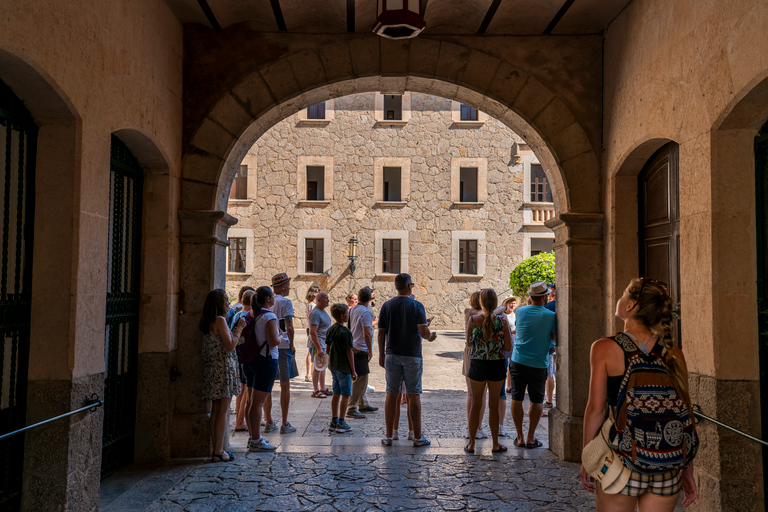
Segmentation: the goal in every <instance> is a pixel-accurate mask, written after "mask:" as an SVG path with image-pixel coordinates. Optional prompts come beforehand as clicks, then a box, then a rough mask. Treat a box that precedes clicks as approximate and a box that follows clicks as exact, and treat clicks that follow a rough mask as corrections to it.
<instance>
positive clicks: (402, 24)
mask: <svg viewBox="0 0 768 512" xmlns="http://www.w3.org/2000/svg"><path fill="white" fill-rule="evenodd" d="M377 3H378V6H377V7H378V8H377V10H376V14H377V17H376V24H375V25H374V26H373V31H374V32H375V33H376V34H378V35H380V36H381V37H386V38H387V39H410V38H411V37H416V36H417V35H419V32H421V31H422V30H424V27H426V26H427V23H426V22H425V21H424V6H425V4H426V2H422V1H421V0H378V2H377Z"/></svg>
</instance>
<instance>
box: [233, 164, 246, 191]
mask: <svg viewBox="0 0 768 512" xmlns="http://www.w3.org/2000/svg"><path fill="white" fill-rule="evenodd" d="M229 198H230V199H248V166H247V165H241V166H240V168H239V169H238V170H237V174H235V179H234V180H233V181H232V188H231V189H230V190H229Z"/></svg>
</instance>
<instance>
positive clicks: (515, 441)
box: [512, 439, 527, 448]
mask: <svg viewBox="0 0 768 512" xmlns="http://www.w3.org/2000/svg"><path fill="white" fill-rule="evenodd" d="M512 444H514V445H515V446H516V447H517V448H527V446H525V443H524V442H523V443H518V442H517V439H515V440H514V441H512Z"/></svg>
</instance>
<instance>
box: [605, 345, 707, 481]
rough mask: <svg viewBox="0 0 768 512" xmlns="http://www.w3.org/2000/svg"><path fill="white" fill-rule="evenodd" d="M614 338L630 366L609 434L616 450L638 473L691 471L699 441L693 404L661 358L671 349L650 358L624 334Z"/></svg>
mask: <svg viewBox="0 0 768 512" xmlns="http://www.w3.org/2000/svg"><path fill="white" fill-rule="evenodd" d="M611 339H613V340H614V341H615V342H616V343H617V344H618V345H619V346H620V347H621V348H622V349H623V350H624V358H625V361H626V362H627V366H626V371H625V372H624V379H623V380H622V382H621V385H620V386H619V396H618V400H617V402H616V408H615V409H614V425H613V427H611V431H610V435H609V439H611V441H612V445H613V448H614V449H615V450H616V452H617V453H618V454H619V455H620V456H621V461H622V462H623V463H624V465H625V466H626V467H627V468H629V469H631V470H632V471H636V472H638V473H644V474H652V473H661V472H665V471H671V470H675V469H682V468H684V467H687V466H688V465H689V464H690V462H691V461H692V460H693V458H694V456H695V455H696V451H697V450H698V447H699V438H698V436H697V435H696V423H695V421H694V420H693V414H692V412H691V410H692V409H691V404H690V402H689V401H687V400H686V399H685V398H683V394H682V393H681V392H680V391H679V389H678V386H677V384H676V383H675V380H674V378H673V377H672V374H671V373H670V372H669V369H668V368H667V365H666V364H664V360H663V359H662V358H663V356H664V354H665V353H666V348H663V347H661V345H660V344H658V343H657V344H656V346H654V348H653V350H652V351H651V353H650V354H648V355H645V354H643V353H642V352H641V351H640V350H639V349H638V347H637V345H635V344H634V342H633V341H632V340H631V339H630V337H629V336H627V335H626V334H624V333H623V332H622V333H619V334H617V335H616V336H615V337H612V338H611ZM657 347H658V348H662V350H661V354H659V353H658V350H657Z"/></svg>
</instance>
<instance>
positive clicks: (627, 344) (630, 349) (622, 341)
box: [610, 332, 640, 357]
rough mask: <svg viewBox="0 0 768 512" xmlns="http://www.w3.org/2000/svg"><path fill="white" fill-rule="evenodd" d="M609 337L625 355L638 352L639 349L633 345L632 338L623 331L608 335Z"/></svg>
mask: <svg viewBox="0 0 768 512" xmlns="http://www.w3.org/2000/svg"><path fill="white" fill-rule="evenodd" d="M610 339H612V340H613V341H615V342H616V344H617V345H618V346H620V347H621V348H622V350H624V352H625V354H624V355H625V357H626V356H630V355H632V354H634V353H635V352H640V349H639V348H637V345H635V342H634V341H632V338H630V337H629V336H627V335H626V334H624V333H623V332H620V333H618V334H616V336H610Z"/></svg>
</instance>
